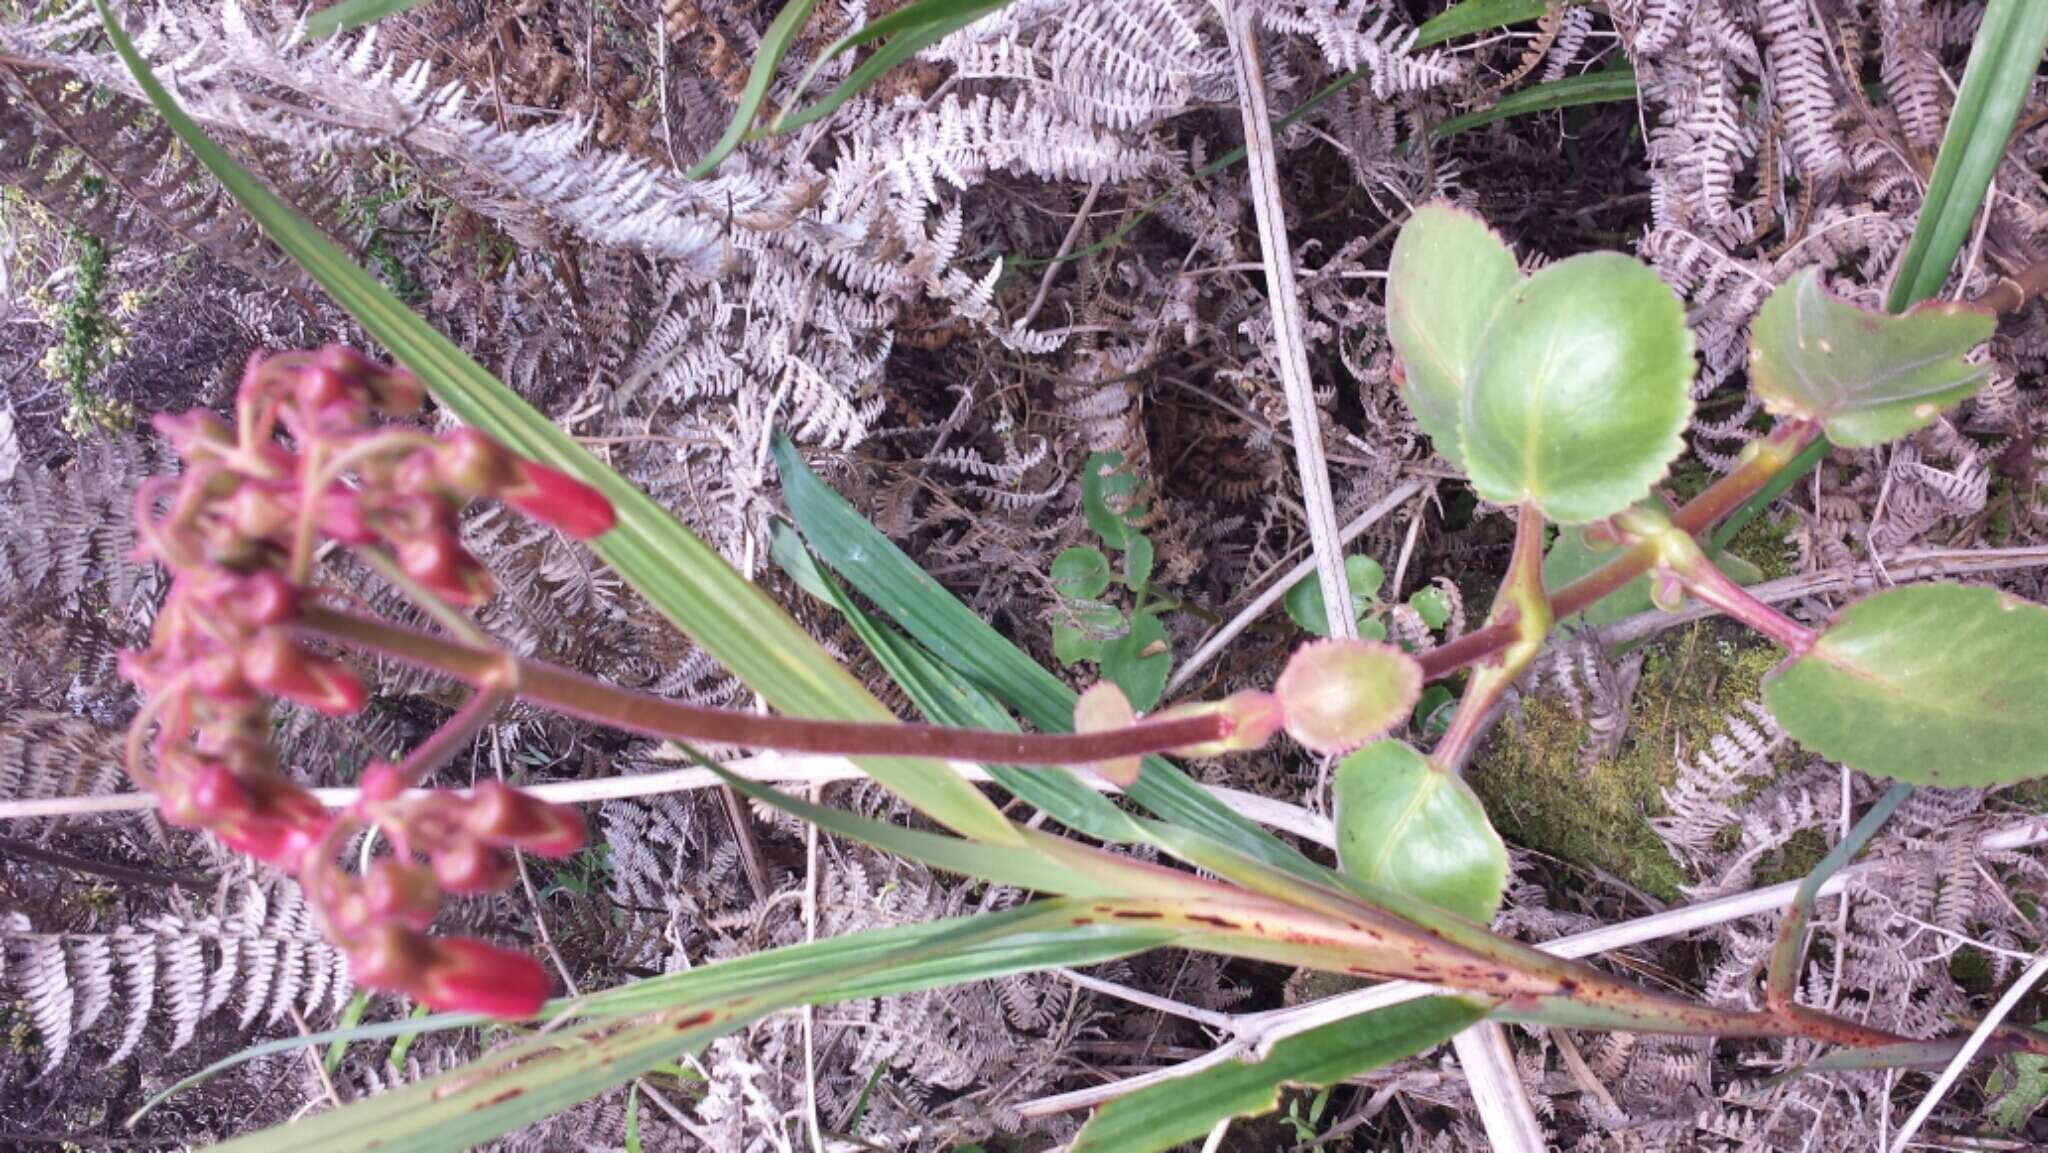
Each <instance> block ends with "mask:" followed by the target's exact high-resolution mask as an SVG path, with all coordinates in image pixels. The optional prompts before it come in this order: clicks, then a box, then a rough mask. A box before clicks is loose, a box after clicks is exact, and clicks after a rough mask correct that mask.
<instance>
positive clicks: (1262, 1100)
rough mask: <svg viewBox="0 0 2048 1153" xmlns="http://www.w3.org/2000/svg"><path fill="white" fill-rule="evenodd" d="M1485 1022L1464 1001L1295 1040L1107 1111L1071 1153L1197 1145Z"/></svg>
mask: <svg viewBox="0 0 2048 1153" xmlns="http://www.w3.org/2000/svg"><path fill="white" fill-rule="evenodd" d="M1485 1015H1486V1012H1485V1010H1484V1009H1482V1008H1480V1007H1479V1006H1478V1005H1476V1004H1474V1003H1472V1002H1471V1001H1467V1000H1464V999H1463V998H1458V997H1428V998H1424V999H1423V1000H1420V1001H1410V1002H1407V1003H1406V1004H1401V1005H1390V1006H1388V1007H1387V1008H1384V1009H1376V1010H1374V1011H1372V1012H1370V1013H1361V1014H1360V1015H1358V1016H1356V1017H1346V1018H1344V1019H1343V1020H1341V1021H1332V1022H1330V1023H1329V1024H1327V1025H1322V1026H1319V1027H1317V1028H1314V1029H1311V1030H1309V1031H1308V1032H1306V1033H1301V1034H1299V1035H1297V1036H1293V1037H1289V1038H1287V1039H1286V1040H1284V1041H1281V1042H1280V1043H1279V1044H1277V1045H1275V1046H1273V1051H1272V1052H1271V1053H1268V1054H1267V1055H1266V1059H1265V1060H1263V1061H1256V1062H1247V1061H1229V1062H1226V1063H1224V1064H1221V1065H1217V1066H1215V1067H1214V1068H1210V1069H1205V1070H1203V1071H1202V1072H1200V1073H1196V1074H1194V1075H1192V1076H1188V1077H1177V1078H1175V1079H1173V1080H1171V1081H1165V1082H1161V1083H1160V1084H1157V1085H1152V1086H1148V1087H1146V1088H1144V1089H1140V1090H1138V1091H1137V1092H1135V1093H1132V1094H1130V1095H1129V1096H1125V1097H1119V1098H1118V1099H1116V1100H1115V1101H1112V1102H1110V1103H1109V1104H1107V1105H1104V1106H1103V1107H1102V1109H1101V1110H1100V1111H1099V1112H1097V1113H1096V1114H1095V1116H1094V1117H1092V1118H1090V1119H1089V1121H1088V1124H1087V1126H1086V1127H1085V1128H1083V1129H1082V1130H1081V1135H1080V1136H1079V1137H1077V1138H1076V1139H1075V1141H1074V1144H1073V1145H1072V1146H1071V1147H1070V1149H1071V1153H1157V1151H1158V1150H1161V1149H1171V1148H1174V1147H1175V1146H1178V1145H1183V1144H1186V1143H1188V1142H1191V1141H1199V1140H1201V1138H1202V1135H1203V1134H1204V1133H1207V1132H1208V1131H1209V1130H1210V1129H1212V1128H1214V1127H1215V1126H1216V1123H1217V1122H1219V1121H1227V1120H1229V1119H1230V1118H1232V1117H1246V1116H1254V1115H1257V1114H1261V1113H1271V1112H1272V1111H1273V1110H1275V1109H1278V1108H1279V1107H1280V1089H1281V1087H1282V1086H1283V1085H1302V1086H1307V1087H1310V1088H1322V1087H1324V1086H1327V1085H1335V1084H1337V1083H1339V1082H1341V1081H1345V1080H1348V1079H1349V1078H1352V1077H1356V1076H1358V1075H1359V1074H1361V1073H1365V1072H1368V1071H1370V1070H1373V1069H1377V1068H1379V1067H1380V1066H1382V1065H1387V1064H1391V1063H1393V1062H1395V1061H1399V1060H1401V1059H1402V1058H1405V1057H1412V1056H1414V1055H1415V1054H1417V1053H1420V1052H1422V1051H1423V1050H1425V1049H1429V1048H1431V1047H1433V1046H1436V1045H1440V1044H1442V1043H1443V1042H1445V1041H1447V1040H1449V1039H1450V1038H1451V1037H1452V1035H1454V1034H1456V1033H1458V1032H1460V1031H1462V1030H1463V1029H1465V1027H1466V1026H1468V1025H1472V1024H1475V1023H1476V1022H1478V1021H1479V1020H1480V1019H1481V1018H1482V1017H1484V1016H1485Z"/></svg>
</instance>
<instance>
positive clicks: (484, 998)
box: [407, 937, 549, 1020]
mask: <svg viewBox="0 0 2048 1153" xmlns="http://www.w3.org/2000/svg"><path fill="white" fill-rule="evenodd" d="M430 944H431V946H432V955H431V958H430V960H429V961H428V962H427V971H426V976H425V979H424V980H422V981H421V982H420V983H419V984H418V985H416V986H413V987H412V988H410V989H408V990H407V991H408V992H410V993H412V995H413V996H414V997H417V998H418V999H419V1000H420V1001H422V1002H423V1003H425V1004H426V1005H427V1006H428V1007H430V1008H433V1009H438V1010H440V1011H442V1012H450V1013H482V1014H484V1015H485V1016H489V1017H497V1018H499V1019H501V1020H518V1019H522V1018H526V1017H531V1016H533V1015H534V1014H535V1013H538V1012H540V1010H541V1006H543V1005H545V1004H547V1000H548V987H549V982H548V975H547V970H545V969H542V968H541V967H540V962H538V961H536V960H534V959H533V958H532V957H529V956H527V955H526V954H524V953H515V952H513V951H512V950H510V949H500V948H498V947H497V946H496V945H489V944H485V943H484V942H482V941H478V940H475V939H472V938H469V937H454V938H451V939H449V940H445V941H433V942H430Z"/></svg>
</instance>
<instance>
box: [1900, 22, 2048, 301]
mask: <svg viewBox="0 0 2048 1153" xmlns="http://www.w3.org/2000/svg"><path fill="white" fill-rule="evenodd" d="M2044 48H2048V4H2044V3H2042V2H2041V0H1991V3H1990V4H1989V5H1988V6H1986V8H1985V9H1984V19H1983V21H1982V22H1981V23H1980V24H1978V26H1977V39H1976V42H1975V43H1973V44H1972V45H1971V46H1970V62H1969V64H1968V65H1966V66H1965V67H1964V69H1963V86H1962V88H1961V89H1959V90H1958V91H1957V93H1956V105H1955V110H1954V111H1953V112H1952V113H1950V115H1949V121H1948V130H1947V131H1946V132H1945V133H1943V135H1942V138H1941V151H1940V153H1939V154H1937V156H1936V158H1935V162H1934V176H1933V179H1931V180H1929V181H1928V184H1927V201H1926V203H1925V204H1924V205H1923V206H1922V207H1921V209H1920V219H1919V221H1918V222H1917V223H1916V224H1914V226H1913V239H1912V240H1911V241H1910V242H1909V243H1908V244H1907V245H1906V255H1905V256H1904V257H1902V258H1901V259H1900V261H1899V267H1898V270H1897V272H1895V273H1894V274H1893V279H1892V287H1891V292H1890V293H1889V294H1887V295H1886V297H1885V307H1886V308H1887V309H1889V310H1890V311H1892V312H1904V311H1905V310H1906V309H1908V308H1910V307H1911V306H1912V305H1913V304H1915V303H1916V302H1918V301H1922V300H1927V299H1930V298H1932V297H1934V296H1936V295H1938V294H1939V293H1940V292H1941V286H1942V284H1943V283H1944V282H1945V281H1947V280H1948V274H1949V270H1950V269H1951V268H1952V267H1953V266H1954V265H1955V260H1956V254H1957V253H1959V252H1961V251H1962V249H1963V244H1964V243H1965V242H1967V241H1968V240H1969V237H1970V227H1971V223H1972V222H1973V221H1975V220H1976V218H1977V210H1978V209H1979V208H1981V207H1983V205H1984V196H1985V193H1986V192H1988V191H1989V190H1990V188H1991V177H1992V175H1993V174H1994V173H1995V172H1996V171H1997V170H1998V162H1999V160H2000V159H2002V158H2003V157H2004V156H2005V149H2006V145H2007V143H2008V141H2010V139H2011V137H2012V129H2013V125H2014V123H2016V122H2017V121H2018V119H2019V114H2020V108H2021V107H2022V106H2023V105H2025V104H2026V101H2027V94H2028V93H2029V92H2030V91H2032V88H2033V82H2034V72H2035V69H2036V68H2038V67H2039V66H2040V63H2041V53H2042V51H2043V49H2044Z"/></svg>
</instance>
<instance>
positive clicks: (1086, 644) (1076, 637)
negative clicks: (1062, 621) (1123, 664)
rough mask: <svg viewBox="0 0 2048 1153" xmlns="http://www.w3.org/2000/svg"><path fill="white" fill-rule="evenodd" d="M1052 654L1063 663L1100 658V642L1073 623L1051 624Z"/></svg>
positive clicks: (1073, 663)
mask: <svg viewBox="0 0 2048 1153" xmlns="http://www.w3.org/2000/svg"><path fill="white" fill-rule="evenodd" d="M1052 655H1053V656H1054V657H1055V658H1057V659H1058V660H1059V662H1060V663H1061V664H1063V665H1069V666H1071V665H1076V664H1079V663H1080V662H1082V661H1099V660H1101V659H1102V642H1101V641H1099V640H1096V639H1095V638H1094V637H1091V636H1089V635H1088V634H1087V633H1084V632H1082V631H1081V630H1080V629H1077V628H1075V627H1074V626H1073V625H1054V626H1052Z"/></svg>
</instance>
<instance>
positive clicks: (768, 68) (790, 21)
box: [686, 0, 817, 180]
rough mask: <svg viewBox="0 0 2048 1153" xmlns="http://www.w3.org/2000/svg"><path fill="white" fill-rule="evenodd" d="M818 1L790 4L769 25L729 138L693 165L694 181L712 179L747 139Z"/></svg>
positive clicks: (801, 0)
mask: <svg viewBox="0 0 2048 1153" xmlns="http://www.w3.org/2000/svg"><path fill="white" fill-rule="evenodd" d="M816 3H817V0H789V3H788V4H786V5H784V6H783V9H782V11H780V12H777V13H776V14H775V19H774V20H771V21H769V23H768V31H766V32H764V33H762V35H761V43H760V45H759V47H757V48H755V49H754V67H753V70H752V71H750V72H748V73H747V86H746V88H745V89H743V90H742V91H741V92H740V101H739V104H738V105H737V106H736V107H734V109H733V113H732V123H730V124H727V125H726V126H725V135H723V136H721V137H719V138H718V143H716V144H714V145H712V146H711V151H709V152H706V153H705V154H704V158H703V159H701V160H699V161H697V163H696V164H694V165H691V167H690V171H689V172H688V173H687V174H686V175H688V176H689V178H690V179H692V180H702V179H704V178H705V177H706V176H709V175H711V173H712V172H713V170H715V169H716V168H717V167H718V164H719V161H721V160H724V159H725V158H726V157H728V156H730V155H732V150H733V149H735V148H738V147H739V146H740V141H742V140H744V139H746V135H747V129H749V128H752V127H753V126H754V117H756V116H758V115H760V113H761V104H762V102H763V101H765V100H767V98H768V84H769V82H770V81H772V80H774V79H775V70H776V69H777V68H780V67H781V66H782V59H783V57H785V56H787V55H789V45H790V42H791V41H793V40H795V39H796V34H797V32H798V31H799V30H801V29H802V28H803V26H804V21H805V20H807V19H809V18H810V15H811V8H812V7H813V6H814V5H815V4H816Z"/></svg>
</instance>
